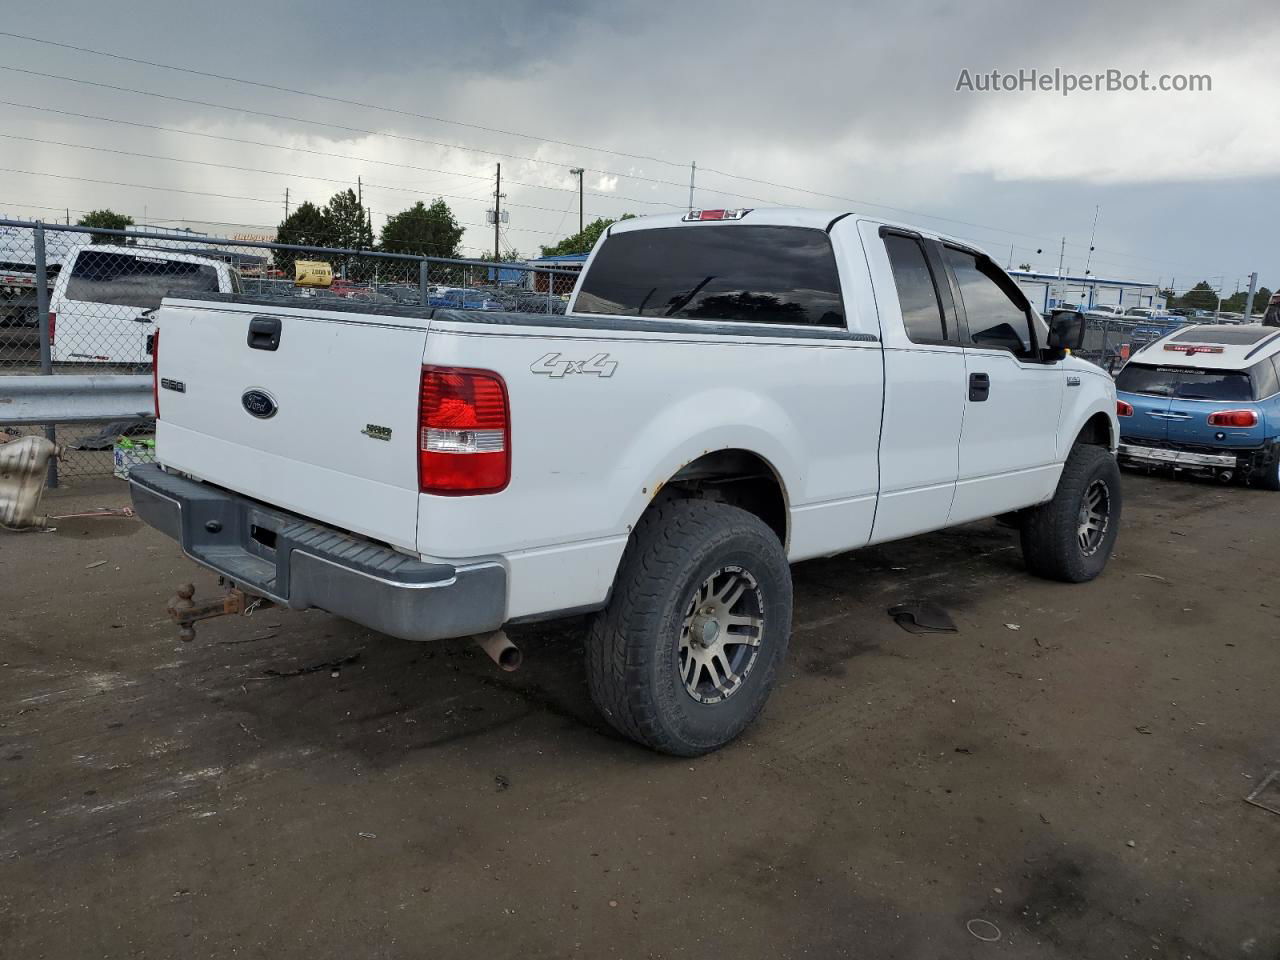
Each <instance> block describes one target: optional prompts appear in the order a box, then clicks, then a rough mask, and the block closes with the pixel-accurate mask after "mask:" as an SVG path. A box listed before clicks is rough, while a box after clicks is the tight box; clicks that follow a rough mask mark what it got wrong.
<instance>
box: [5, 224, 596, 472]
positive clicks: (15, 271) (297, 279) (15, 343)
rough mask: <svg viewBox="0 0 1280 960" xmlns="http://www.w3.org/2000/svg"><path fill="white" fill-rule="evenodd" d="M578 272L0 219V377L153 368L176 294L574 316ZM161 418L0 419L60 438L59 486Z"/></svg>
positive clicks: (138, 444)
mask: <svg viewBox="0 0 1280 960" xmlns="http://www.w3.org/2000/svg"><path fill="white" fill-rule="evenodd" d="M576 279H577V272H576V271H575V270H572V269H568V270H567V269H565V268H564V266H563V265H562V264H557V265H556V266H555V267H551V266H539V265H536V264H530V263H525V262H509V263H508V262H490V261H483V260H462V259H454V258H447V257H428V256H419V255H414V254H403V253H387V252H383V251H372V250H352V249H342V248H336V247H306V246H294V245H287V244H278V243H268V242H265V241H251V240H237V239H229V238H222V237H209V236H203V235H200V234H195V233H192V232H189V231H185V230H173V231H157V230H154V229H146V230H133V229H130V230H106V229H89V228H85V227H64V226H57V225H52V224H39V223H33V222H27V221H19V220H3V219H0V376H3V375H11V376H58V375H65V374H140V373H150V371H151V342H152V334H153V333H154V330H155V324H154V312H155V310H156V308H158V307H159V306H160V301H161V300H162V299H163V298H164V297H166V296H195V297H199V296H202V295H205V294H211V293H222V294H238V295H243V296H246V297H252V298H254V299H265V300H268V301H270V300H279V301H280V303H281V304H282V305H285V304H289V305H293V306H295V307H299V308H306V307H311V308H315V307H326V306H328V307H337V308H341V306H342V305H343V304H344V302H346V301H350V302H352V303H359V304H365V305H375V306H376V305H378V304H383V305H386V306H388V307H393V306H394V307H420V308H424V309H431V308H447V309H454V310H479V311H510V312H519V313H532V314H563V313H564V311H565V306H566V303H567V301H568V295H569V293H570V292H571V291H572V289H573V285H574V283H575V281H576ZM2 415H3V411H0V416H2ZM153 426H154V425H153V424H152V423H151V422H149V421H137V420H131V421H117V422H112V423H93V424H86V423H76V424H74V425H73V424H47V425H43V426H41V427H37V428H32V427H30V426H21V427H14V426H10V427H5V426H3V420H0V432H2V433H4V435H5V436H9V437H13V436H20V435H24V434H27V433H32V432H39V433H43V434H44V435H45V436H48V437H49V438H50V439H51V440H54V441H55V442H57V443H58V444H59V445H60V446H62V447H63V451H64V452H63V454H62V456H61V457H60V459H59V460H58V462H57V465H56V468H54V469H53V470H51V472H50V484H51V485H57V483H58V482H59V481H60V480H67V479H75V478H78V477H98V476H108V475H110V474H111V473H112V471H113V465H114V464H115V462H116V461H118V460H119V459H120V458H121V457H122V456H123V457H125V458H142V459H145V458H146V457H147V456H148V455H149V450H150V447H149V445H148V439H149V436H150V434H151V432H152V428H153ZM4 439H5V437H4V436H0V442H2V441H3V440H4Z"/></svg>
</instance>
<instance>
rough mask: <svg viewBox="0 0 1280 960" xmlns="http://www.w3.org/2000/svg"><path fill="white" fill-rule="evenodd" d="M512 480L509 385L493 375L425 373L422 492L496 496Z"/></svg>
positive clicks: (448, 371) (420, 435)
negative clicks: (492, 494) (493, 494)
mask: <svg viewBox="0 0 1280 960" xmlns="http://www.w3.org/2000/svg"><path fill="white" fill-rule="evenodd" d="M510 479H511V410H510V405H509V404H508V402H507V385H506V384H505V383H503V381H502V378H501V377H500V376H498V375H497V374H496V373H493V372H491V371H488V370H458V369H453V368H450V367H423V368H422V384H421V389H420V390H419V393H418V488H419V489H420V490H421V491H422V492H423V493H436V494H443V495H445V496H460V495H465V494H473V493H497V492H498V491H499V490H501V489H503V488H504V487H506V485H507V483H508V482H509V481H510Z"/></svg>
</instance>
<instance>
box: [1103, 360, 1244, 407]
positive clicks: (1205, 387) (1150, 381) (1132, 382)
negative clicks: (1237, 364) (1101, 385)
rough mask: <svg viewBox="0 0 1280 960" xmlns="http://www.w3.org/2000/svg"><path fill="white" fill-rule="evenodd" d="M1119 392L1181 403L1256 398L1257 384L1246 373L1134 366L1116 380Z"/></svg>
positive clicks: (1135, 364) (1125, 369)
mask: <svg viewBox="0 0 1280 960" xmlns="http://www.w3.org/2000/svg"><path fill="white" fill-rule="evenodd" d="M1116 389H1117V390H1123V391H1124V392H1126V393H1142V394H1146V395H1147V396H1151V397H1175V398H1177V399H1179V400H1226V401H1230V402H1234V401H1237V400H1252V399H1253V385H1252V383H1251V382H1250V380H1249V374H1247V373H1245V372H1244V371H1243V370H1196V369H1194V368H1192V367H1150V366H1147V365H1145V364H1141V363H1130V364H1129V365H1128V366H1126V367H1125V368H1124V369H1123V370H1121V371H1120V375H1119V376H1118V377H1116Z"/></svg>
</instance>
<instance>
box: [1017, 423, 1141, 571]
mask: <svg viewBox="0 0 1280 960" xmlns="http://www.w3.org/2000/svg"><path fill="white" fill-rule="evenodd" d="M1099 489H1101V491H1102V496H1104V497H1105V498H1106V510H1105V522H1104V523H1102V524H1101V529H1100V530H1099V531H1098V535H1097V536H1096V538H1095V537H1094V536H1093V533H1094V528H1090V529H1089V530H1088V531H1085V530H1082V519H1083V515H1082V506H1083V505H1084V503H1085V498H1086V496H1089V497H1091V498H1096V496H1097V491H1098V490H1099ZM1122 505H1123V496H1122V494H1121V489H1120V467H1119V466H1118V465H1117V464H1116V458H1115V457H1114V456H1112V454H1111V451H1109V450H1107V449H1106V448H1104V447H1099V446H1095V445H1093V444H1076V446H1075V447H1074V448H1073V449H1072V451H1071V455H1070V456H1068V457H1067V462H1066V465H1065V466H1064V467H1063V468H1062V476H1061V477H1060V478H1059V480H1058V489H1057V490H1056V491H1055V492H1054V494H1053V499H1052V500H1050V501H1049V502H1048V503H1043V504H1041V505H1040V506H1038V507H1033V508H1032V509H1030V510H1028V511H1027V512H1026V516H1025V518H1024V520H1023V523H1022V557H1023V559H1024V560H1025V561H1026V563H1027V569H1028V570H1030V571H1031V572H1032V573H1034V574H1035V575H1036V576H1038V577H1045V578H1046V579H1049V580H1063V581H1065V582H1067V583H1084V582H1085V581H1086V580H1092V579H1093V578H1094V577H1096V576H1097V575H1098V574H1100V573H1101V572H1102V571H1103V568H1105V567H1106V565H1107V560H1108V559H1109V558H1110V557H1111V550H1112V547H1114V546H1115V542H1116V535H1117V534H1118V533H1119V531H1120V512H1121V507H1122ZM1096 526H1097V522H1096V521H1094V527H1096ZM1082 539H1083V541H1087V542H1082Z"/></svg>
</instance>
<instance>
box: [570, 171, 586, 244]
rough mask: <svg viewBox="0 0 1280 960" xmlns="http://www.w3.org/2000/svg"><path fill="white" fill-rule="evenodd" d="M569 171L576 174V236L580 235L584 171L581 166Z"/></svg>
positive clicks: (581, 229) (581, 228)
mask: <svg viewBox="0 0 1280 960" xmlns="http://www.w3.org/2000/svg"><path fill="white" fill-rule="evenodd" d="M569 172H570V173H573V174H577V176H578V236H582V231H583V224H582V174H583V172H584V171H583V169H582V167H574V168H573V169H572V170H570V171H569Z"/></svg>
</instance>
